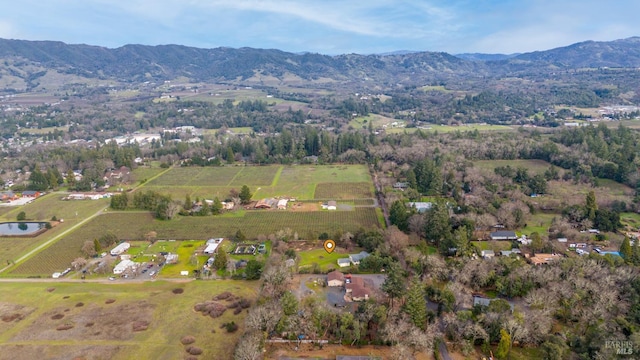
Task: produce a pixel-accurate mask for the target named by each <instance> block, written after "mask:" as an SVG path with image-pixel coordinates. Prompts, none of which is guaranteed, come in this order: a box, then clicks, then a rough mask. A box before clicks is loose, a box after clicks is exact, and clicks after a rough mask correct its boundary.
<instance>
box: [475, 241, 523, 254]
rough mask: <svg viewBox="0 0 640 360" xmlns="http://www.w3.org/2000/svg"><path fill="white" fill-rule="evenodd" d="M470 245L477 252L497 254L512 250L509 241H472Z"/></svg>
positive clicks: (511, 244)
mask: <svg viewBox="0 0 640 360" xmlns="http://www.w3.org/2000/svg"><path fill="white" fill-rule="evenodd" d="M471 244H472V245H473V246H475V247H476V248H477V249H478V250H479V251H482V250H493V251H495V252H498V251H501V250H511V249H512V248H513V243H512V242H511V241H472V242H471Z"/></svg>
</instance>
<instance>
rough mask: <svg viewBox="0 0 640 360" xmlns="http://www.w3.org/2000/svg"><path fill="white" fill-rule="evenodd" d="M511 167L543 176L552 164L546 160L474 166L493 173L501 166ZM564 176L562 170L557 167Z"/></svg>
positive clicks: (511, 161)
mask: <svg viewBox="0 0 640 360" xmlns="http://www.w3.org/2000/svg"><path fill="white" fill-rule="evenodd" d="M507 165H508V166H511V167H512V168H514V169H517V168H520V167H521V168H525V169H527V170H528V171H529V174H530V175H536V174H543V173H544V172H545V171H546V170H547V169H548V168H549V166H551V164H549V163H548V162H546V161H544V160H478V161H474V162H473V166H474V167H477V168H479V169H482V170H485V171H489V172H492V173H493V170H494V169H495V168H497V167H501V166H507ZM555 168H556V169H557V170H558V171H560V172H561V174H562V171H563V170H562V169H561V168H559V167H555Z"/></svg>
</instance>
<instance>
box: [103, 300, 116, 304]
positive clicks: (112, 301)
mask: <svg viewBox="0 0 640 360" xmlns="http://www.w3.org/2000/svg"><path fill="white" fill-rule="evenodd" d="M114 302H116V299H107V300H106V301H105V302H104V303H105V304H113V303H114Z"/></svg>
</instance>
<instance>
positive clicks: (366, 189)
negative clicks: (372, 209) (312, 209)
mask: <svg viewBox="0 0 640 360" xmlns="http://www.w3.org/2000/svg"><path fill="white" fill-rule="evenodd" d="M373 192H374V187H373V184H372V183H371V182H358V183H346V182H345V183H320V184H318V185H317V186H316V191H315V194H314V196H315V198H316V199H334V200H343V199H365V198H372V197H373Z"/></svg>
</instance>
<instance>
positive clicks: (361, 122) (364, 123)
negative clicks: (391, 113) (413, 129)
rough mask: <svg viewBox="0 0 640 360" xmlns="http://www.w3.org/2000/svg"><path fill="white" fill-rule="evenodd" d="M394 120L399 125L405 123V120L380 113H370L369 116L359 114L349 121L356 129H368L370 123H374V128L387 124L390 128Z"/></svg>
mask: <svg viewBox="0 0 640 360" xmlns="http://www.w3.org/2000/svg"><path fill="white" fill-rule="evenodd" d="M394 122H395V123H397V124H398V125H404V124H405V121H404V120H398V119H394V118H390V117H386V116H382V115H378V114H369V115H367V116H357V117H355V118H353V120H351V121H350V122H349V126H351V127H353V128H354V129H368V128H369V124H373V125H372V126H373V128H374V129H376V128H381V127H383V126H385V125H386V127H387V130H389V129H391V128H392V125H391V124H392V123H394Z"/></svg>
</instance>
